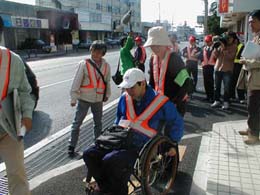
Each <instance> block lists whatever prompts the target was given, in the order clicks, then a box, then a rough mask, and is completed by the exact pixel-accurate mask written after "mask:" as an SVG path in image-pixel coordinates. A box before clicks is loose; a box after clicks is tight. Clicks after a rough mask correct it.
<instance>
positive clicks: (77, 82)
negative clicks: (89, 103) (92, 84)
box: [70, 61, 85, 106]
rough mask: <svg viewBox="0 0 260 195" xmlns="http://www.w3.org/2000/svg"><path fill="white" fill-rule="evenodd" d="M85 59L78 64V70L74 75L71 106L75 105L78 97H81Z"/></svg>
mask: <svg viewBox="0 0 260 195" xmlns="http://www.w3.org/2000/svg"><path fill="white" fill-rule="evenodd" d="M84 67H85V63H84V61H82V62H80V63H79V65H78V69H77V72H76V74H75V76H74V79H73V83H72V86H71V90H70V97H71V103H70V104H71V106H75V105H76V102H77V99H78V97H79V90H80V86H81V84H82V81H83V78H84Z"/></svg>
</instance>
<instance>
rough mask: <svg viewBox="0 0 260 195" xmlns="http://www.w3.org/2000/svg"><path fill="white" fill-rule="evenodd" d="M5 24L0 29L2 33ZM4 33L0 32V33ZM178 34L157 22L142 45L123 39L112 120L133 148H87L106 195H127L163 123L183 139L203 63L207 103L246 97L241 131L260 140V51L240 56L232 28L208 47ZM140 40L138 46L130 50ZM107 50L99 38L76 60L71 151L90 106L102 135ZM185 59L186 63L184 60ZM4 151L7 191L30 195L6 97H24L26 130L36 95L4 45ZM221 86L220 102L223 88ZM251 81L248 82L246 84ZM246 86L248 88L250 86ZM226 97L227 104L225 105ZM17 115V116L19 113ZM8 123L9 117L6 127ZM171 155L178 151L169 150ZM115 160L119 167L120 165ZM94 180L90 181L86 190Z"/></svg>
mask: <svg viewBox="0 0 260 195" xmlns="http://www.w3.org/2000/svg"><path fill="white" fill-rule="evenodd" d="M249 25H250V27H251V29H252V32H253V36H254V38H253V43H254V44H257V45H260V10H256V11H254V12H252V13H250V15H249ZM2 26H3V24H1V28H0V30H1V31H2ZM1 37H2V35H1V34H0V38H1ZM176 39H177V37H176V35H174V34H170V35H168V33H167V32H166V30H165V29H164V28H163V27H161V26H156V27H152V28H151V29H149V31H148V38H147V40H146V42H145V43H144V45H143V42H142V38H141V37H139V36H136V37H134V35H133V33H132V32H130V33H129V34H128V36H126V37H124V38H123V39H121V42H120V45H121V49H120V72H121V75H122V77H123V81H122V82H121V83H120V84H119V86H118V87H119V88H121V89H122V94H121V96H120V98H119V103H118V107H117V112H116V117H115V122H114V125H117V126H120V127H123V128H130V129H131V132H132V134H133V135H132V137H131V147H128V148H119V149H116V150H115V149H113V150H111V149H105V148H101V147H99V146H98V145H96V144H94V145H92V146H90V147H88V148H87V149H86V150H85V151H84V153H83V159H84V162H85V164H86V167H87V169H88V172H91V176H92V177H94V179H95V180H96V182H97V185H95V189H94V190H95V191H97V193H99V194H107V195H117V194H118V195H127V194H128V186H127V182H128V180H129V177H130V175H131V171H132V168H133V165H134V163H135V160H136V158H137V156H138V152H139V151H140V149H141V148H142V147H143V146H144V144H145V143H146V142H147V141H148V140H149V139H151V138H152V137H154V136H155V135H156V134H157V133H158V130H159V127H160V121H164V123H165V126H166V129H167V131H166V132H167V134H165V136H167V137H169V138H170V139H171V140H172V141H173V142H175V143H178V142H179V141H180V140H181V138H182V136H183V131H184V121H183V117H184V116H185V111H186V110H185V108H186V104H187V102H188V101H189V97H191V95H192V93H193V92H196V91H197V81H198V67H199V66H200V65H201V66H202V72H203V79H204V88H205V94H206V97H205V100H206V101H208V102H209V103H212V104H211V107H212V108H216V107H220V106H222V109H229V108H230V103H231V101H234V99H237V100H238V101H239V102H240V103H245V100H246V94H247V97H248V98H247V101H248V103H247V104H248V129H246V130H245V131H240V134H241V135H247V136H248V139H247V140H245V143H246V144H255V143H257V142H259V132H260V122H259V118H260V117H259V115H260V101H259V98H260V87H259V86H260V84H259V83H260V82H259V81H260V80H259V76H260V75H259V72H260V61H259V59H260V54H258V56H256V57H251V58H243V56H242V51H243V49H244V45H243V43H242V42H241V41H240V40H239V38H238V36H237V34H236V33H235V32H231V31H228V32H226V33H224V35H222V36H221V37H219V36H212V35H206V36H205V38H204V42H205V46H204V47H203V48H200V47H198V46H197V45H196V37H195V36H193V35H192V36H190V37H189V45H188V46H187V47H185V48H184V49H183V50H182V51H181V50H180V48H179V46H178V44H177V42H176ZM135 43H136V46H137V48H136V50H135V52H134V55H132V53H131V50H132V49H133V47H134V44H135ZM148 47H149V48H150V49H151V51H152V55H151V56H149V71H148V74H149V79H148V80H147V79H146V76H145V71H146V70H145V61H146V59H147V56H146V51H145V48H148ZM106 51H107V48H106V45H105V43H104V42H103V41H100V40H97V41H94V42H93V43H92V45H91V47H90V54H91V55H90V57H89V58H88V59H84V60H82V61H80V62H79V65H78V69H77V71H76V74H75V77H74V80H73V84H72V87H71V93H70V94H71V106H77V107H76V113H75V118H74V121H73V123H72V127H71V139H70V141H69V147H68V154H69V156H70V157H73V156H74V155H75V147H76V145H77V141H78V137H79V132H80V126H81V124H82V122H83V120H84V118H85V116H86V114H87V112H88V110H89V108H91V112H92V114H93V121H94V137H93V140H97V139H98V138H99V136H100V135H101V134H102V115H103V113H102V112H103V102H106V101H107V100H108V98H109V97H110V95H111V87H110V78H111V73H110V65H109V64H108V62H107V61H106V60H105V58H104V56H105V54H106ZM183 59H184V60H183ZM0 76H1V77H0V81H1V82H0V95H1V96H0V97H1V101H0V156H1V158H2V160H3V161H4V162H5V164H6V171H7V177H8V185H9V192H10V194H11V195H18V194H19V195H29V194H30V191H29V186H28V181H27V178H26V173H25V168H24V155H23V141H22V139H21V137H19V136H18V135H17V133H16V131H17V127H16V124H12V122H13V121H11V120H10V119H9V118H8V112H7V109H8V108H7V106H6V104H8V100H10V99H9V98H13V97H11V95H13V92H14V91H15V90H17V91H18V93H19V99H20V102H21V105H20V106H21V113H20V114H21V115H22V116H21V126H22V127H24V128H25V129H26V130H27V131H29V130H30V129H31V127H32V112H33V107H34V102H33V99H32V98H31V96H30V86H29V84H28V80H27V79H26V76H25V71H24V66H23V61H22V60H21V58H20V57H19V56H18V55H16V54H15V53H13V52H12V51H10V50H9V49H7V48H5V47H0ZM222 81H223V84H224V94H223V101H222V98H221V85H222ZM245 83H246V84H245ZM245 87H246V88H245ZM222 102H223V104H222ZM15 114H17V113H15ZM5 121H9V123H8V124H10V123H11V125H9V126H8V125H7V123H5ZM168 155H169V156H171V155H176V152H173V151H172V150H171V148H170V149H169V152H168ZM115 164H116V166H115ZM88 182H89V181H87V186H86V187H89V185H90V184H89V183H88Z"/></svg>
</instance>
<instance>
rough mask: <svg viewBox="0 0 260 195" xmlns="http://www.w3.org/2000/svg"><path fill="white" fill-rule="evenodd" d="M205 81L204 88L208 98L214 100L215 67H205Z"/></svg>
mask: <svg viewBox="0 0 260 195" xmlns="http://www.w3.org/2000/svg"><path fill="white" fill-rule="evenodd" d="M202 70H203V80H204V88H205V92H206V94H207V98H208V99H211V100H213V98H214V66H212V65H206V66H203V69H202Z"/></svg>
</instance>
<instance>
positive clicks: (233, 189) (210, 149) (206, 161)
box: [30, 121, 260, 195]
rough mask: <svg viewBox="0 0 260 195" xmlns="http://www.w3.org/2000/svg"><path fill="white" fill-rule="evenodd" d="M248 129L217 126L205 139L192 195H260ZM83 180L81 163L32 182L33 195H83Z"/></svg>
mask: <svg viewBox="0 0 260 195" xmlns="http://www.w3.org/2000/svg"><path fill="white" fill-rule="evenodd" d="M245 128H246V121H230V122H223V123H216V124H213V130H212V132H211V133H209V134H205V135H203V136H202V137H203V138H202V142H201V146H200V153H199V157H198V161H197V165H196V169H195V172H194V176H193V186H192V188H191V191H190V194H191V195H202V194H208V195H228V194H232V195H233V194H236V195H239V194H244V195H257V194H260V185H259V184H260V162H259V161H260V145H254V146H247V145H245V144H244V142H243V137H242V136H241V135H239V134H238V131H239V130H243V129H245ZM184 139H185V138H184ZM84 176H85V167H84V163H83V161H82V160H78V161H76V162H73V163H70V164H67V165H65V166H63V167H59V168H57V169H55V170H52V171H50V172H48V173H44V174H42V175H40V176H37V177H35V178H33V179H32V180H30V185H31V188H32V195H59V194H60V195H69V194H77V195H81V194H82V195H84V187H83V184H82V178H83V177H84Z"/></svg>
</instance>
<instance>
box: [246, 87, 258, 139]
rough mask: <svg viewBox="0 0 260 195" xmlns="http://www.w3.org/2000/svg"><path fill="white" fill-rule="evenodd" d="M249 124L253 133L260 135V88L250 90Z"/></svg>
mask: <svg viewBox="0 0 260 195" xmlns="http://www.w3.org/2000/svg"><path fill="white" fill-rule="evenodd" d="M247 109H248V119H247V124H248V127H249V130H250V132H251V134H252V135H254V136H259V132H260V90H253V91H248V105H247Z"/></svg>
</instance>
